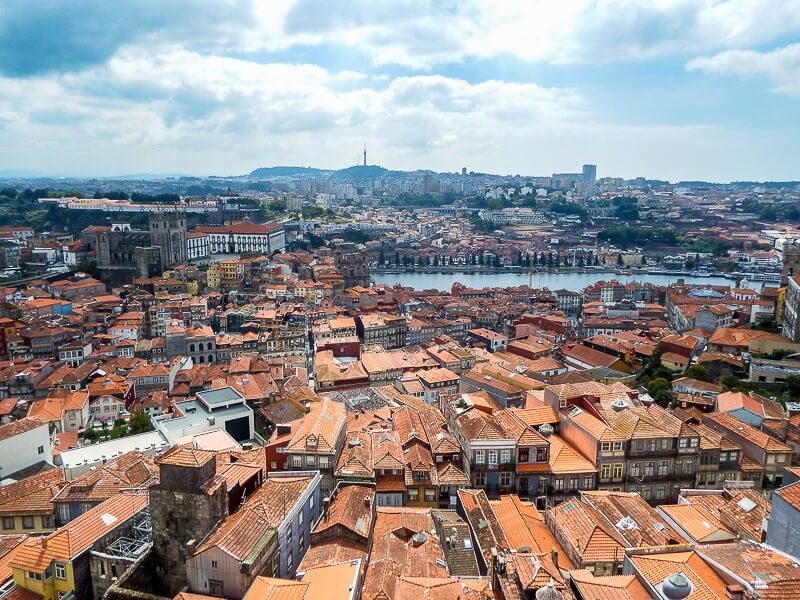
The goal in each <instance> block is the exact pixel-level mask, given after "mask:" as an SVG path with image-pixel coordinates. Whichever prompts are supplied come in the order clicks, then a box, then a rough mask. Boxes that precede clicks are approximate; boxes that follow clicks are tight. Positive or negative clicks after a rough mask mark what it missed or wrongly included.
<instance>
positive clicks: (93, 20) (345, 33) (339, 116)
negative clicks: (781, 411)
mask: <svg viewBox="0 0 800 600" xmlns="http://www.w3.org/2000/svg"><path fill="white" fill-rule="evenodd" d="M0 90H2V93H0V172H3V171H19V170H26V171H31V172H35V173H40V174H49V175H65V176H66V175H81V176H85V175H98V176H115V175H127V174H134V173H153V174H192V175H240V174H244V173H247V172H249V171H251V170H252V169H255V168H257V167H261V166H273V165H303V166H315V167H321V168H343V167H347V166H350V165H353V164H355V163H356V162H357V161H358V160H360V155H361V152H362V150H363V147H364V145H366V147H367V152H368V162H369V163H370V164H379V165H382V166H385V167H387V168H391V169H404V170H413V169H433V170H437V171H451V172H452V171H460V170H461V168H462V167H466V168H467V169H468V170H474V171H480V172H489V173H497V174H504V175H505V174H523V175H549V174H550V173H553V172H576V171H580V168H581V165H582V164H583V163H595V164H597V165H598V168H597V173H598V177H606V176H613V177H636V176H644V177H648V178H658V179H667V180H671V181H678V180H690V179H701V180H706V181H731V180H790V179H791V180H798V179H800V143H798V140H800V0H465V1H463V2H456V1H453V0H429V1H425V0H390V1H384V0H294V1H280V0H209V1H202V0H166V1H165V0H158V1H156V0H125V1H124V2H108V1H107V0H65V1H59V0H37V1H36V2H31V1H30V0H2V2H0Z"/></svg>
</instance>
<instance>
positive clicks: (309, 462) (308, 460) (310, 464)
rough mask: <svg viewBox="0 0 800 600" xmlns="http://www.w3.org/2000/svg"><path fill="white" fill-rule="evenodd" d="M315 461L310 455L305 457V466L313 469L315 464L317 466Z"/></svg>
mask: <svg viewBox="0 0 800 600" xmlns="http://www.w3.org/2000/svg"><path fill="white" fill-rule="evenodd" d="M315 459H316V457H315V456H313V455H311V454H309V455H308V456H306V466H307V467H313V466H314V465H315V464H317V461H316V460H315Z"/></svg>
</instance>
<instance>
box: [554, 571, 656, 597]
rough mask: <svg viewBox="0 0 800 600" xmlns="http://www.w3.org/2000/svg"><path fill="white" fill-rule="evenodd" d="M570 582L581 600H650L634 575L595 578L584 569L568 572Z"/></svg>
mask: <svg viewBox="0 0 800 600" xmlns="http://www.w3.org/2000/svg"><path fill="white" fill-rule="evenodd" d="M569 576H570V580H571V581H572V585H574V586H575V587H576V588H577V589H578V592H579V593H580V594H581V596H582V597H583V598H591V599H592V600H650V594H648V593H647V590H645V588H644V587H643V586H642V584H641V583H639V581H638V580H637V579H636V576H635V575H607V576H604V577H600V576H595V575H594V574H592V573H591V572H590V571H588V570H586V569H578V570H576V571H570V572H569Z"/></svg>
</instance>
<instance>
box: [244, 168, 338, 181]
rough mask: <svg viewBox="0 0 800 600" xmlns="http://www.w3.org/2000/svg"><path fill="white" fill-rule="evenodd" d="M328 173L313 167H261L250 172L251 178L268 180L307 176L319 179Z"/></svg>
mask: <svg viewBox="0 0 800 600" xmlns="http://www.w3.org/2000/svg"><path fill="white" fill-rule="evenodd" d="M323 173H326V171H323V170H322V169H315V168H313V167H260V168H258V169H255V170H254V171H251V172H250V177H255V178H259V179H267V178H269V177H296V176H297V175H307V176H309V177H318V176H320V175H322V174H323Z"/></svg>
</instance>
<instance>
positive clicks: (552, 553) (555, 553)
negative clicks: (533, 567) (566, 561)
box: [550, 547, 561, 571]
mask: <svg viewBox="0 0 800 600" xmlns="http://www.w3.org/2000/svg"><path fill="white" fill-rule="evenodd" d="M550 558H551V559H553V564H554V565H555V566H556V569H557V570H559V571H560V570H561V569H560V568H559V566H558V550H556V549H555V547H553V548H550Z"/></svg>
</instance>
